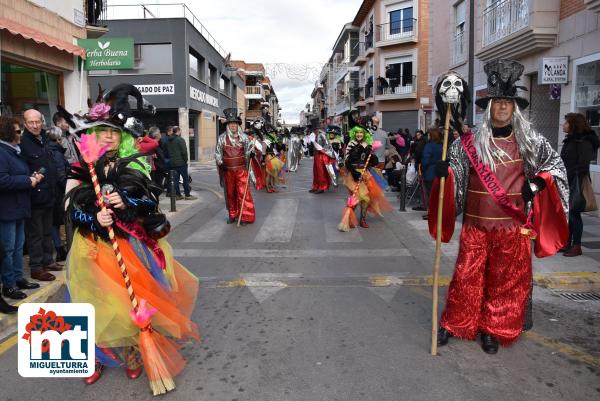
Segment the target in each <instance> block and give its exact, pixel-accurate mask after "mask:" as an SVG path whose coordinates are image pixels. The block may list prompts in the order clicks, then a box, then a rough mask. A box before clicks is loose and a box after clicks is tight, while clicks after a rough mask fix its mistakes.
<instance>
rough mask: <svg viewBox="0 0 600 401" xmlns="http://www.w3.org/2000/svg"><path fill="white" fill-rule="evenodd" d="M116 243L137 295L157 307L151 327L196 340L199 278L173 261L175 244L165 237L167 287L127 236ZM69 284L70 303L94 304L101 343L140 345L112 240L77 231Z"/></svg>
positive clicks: (71, 255)
mask: <svg viewBox="0 0 600 401" xmlns="http://www.w3.org/2000/svg"><path fill="white" fill-rule="evenodd" d="M118 242H119V246H120V248H121V252H122V256H123V259H124V260H125V264H126V266H127V270H128V273H129V278H130V280H131V283H132V284H133V288H134V291H135V293H136V296H137V297H138V299H145V300H146V301H147V302H148V304H149V305H151V306H152V307H154V308H156V309H158V311H157V313H156V314H155V315H154V317H153V318H152V326H153V328H154V329H155V330H158V331H159V332H160V333H162V334H164V335H167V336H169V337H173V338H176V339H182V338H188V337H191V338H196V339H198V338H199V335H198V328H197V326H196V324H195V323H193V322H192V321H191V320H190V316H191V313H192V310H193V307H194V304H195V302H196V296H197V293H198V279H197V278H196V277H195V276H194V275H193V274H192V273H190V272H189V271H188V270H187V269H185V268H184V267H183V266H182V265H180V264H179V263H178V262H177V261H176V260H175V259H173V256H172V251H171V247H170V246H169V244H168V243H167V242H166V241H163V240H161V241H159V244H160V246H161V248H162V250H163V252H164V253H165V257H166V262H167V263H166V269H165V270H164V271H161V273H160V274H163V275H164V279H165V280H166V281H167V282H168V283H169V284H170V288H165V287H164V286H163V285H161V284H160V282H159V281H158V280H156V279H155V278H154V277H153V276H152V275H151V272H150V270H149V267H148V264H147V263H144V262H145V261H143V260H141V259H140V258H138V257H137V255H136V253H135V251H134V250H133V248H132V246H131V244H130V243H129V241H128V240H126V239H118ZM146 262H147V261H146ZM67 287H68V290H69V295H70V297H71V301H72V302H88V303H91V304H92V305H94V307H95V310H96V345H97V346H100V347H103V348H112V347H123V346H133V345H137V344H138V340H139V333H140V329H139V328H138V327H137V326H136V325H135V324H134V322H133V321H132V320H131V317H130V316H129V311H130V310H131V309H132V306H131V301H130V299H129V296H128V293H127V289H126V288H125V284H124V281H123V277H122V276H121V272H120V269H119V266H118V264H117V259H116V257H115V255H114V252H113V250H112V247H111V246H110V244H108V243H105V242H103V241H96V240H94V238H93V237H92V236H83V235H81V234H80V233H79V232H78V231H77V232H76V233H75V235H74V238H73V244H72V246H71V250H70V252H69V257H68V262H67Z"/></svg>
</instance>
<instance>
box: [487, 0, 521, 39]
mask: <svg viewBox="0 0 600 401" xmlns="http://www.w3.org/2000/svg"><path fill="white" fill-rule="evenodd" d="M528 26H529V1H528V0H504V1H500V2H498V3H495V4H493V5H491V6H489V7H488V8H486V9H485V10H484V11H483V46H487V45H489V44H491V43H494V42H496V41H498V40H500V39H502V38H505V37H507V36H508V35H510V34H512V33H514V32H517V31H520V30H521V29H523V28H526V27H528Z"/></svg>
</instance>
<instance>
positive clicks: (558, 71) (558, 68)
mask: <svg viewBox="0 0 600 401" xmlns="http://www.w3.org/2000/svg"><path fill="white" fill-rule="evenodd" d="M567 82H569V57H566V56H565V57H543V58H542V59H541V60H540V69H539V71H538V84H539V85H548V84H566V83H567Z"/></svg>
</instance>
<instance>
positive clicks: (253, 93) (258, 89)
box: [246, 86, 265, 99]
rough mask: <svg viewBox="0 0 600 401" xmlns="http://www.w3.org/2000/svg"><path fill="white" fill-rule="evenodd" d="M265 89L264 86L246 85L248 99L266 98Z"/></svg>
mask: <svg viewBox="0 0 600 401" xmlns="http://www.w3.org/2000/svg"><path fill="white" fill-rule="evenodd" d="M264 98H265V90H264V89H263V87H262V86H246V99H264Z"/></svg>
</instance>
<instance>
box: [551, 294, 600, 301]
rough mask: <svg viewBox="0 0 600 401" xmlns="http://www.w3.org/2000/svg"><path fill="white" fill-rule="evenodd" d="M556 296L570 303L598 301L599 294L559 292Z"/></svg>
mask: <svg viewBox="0 0 600 401" xmlns="http://www.w3.org/2000/svg"><path fill="white" fill-rule="evenodd" d="M558 295H559V296H561V297H563V298H566V299H570V300H571V301H578V302H585V301H600V294H596V293H594V292H559V293H558Z"/></svg>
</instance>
